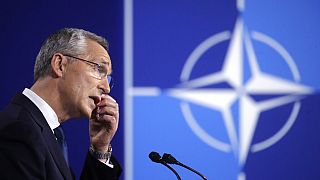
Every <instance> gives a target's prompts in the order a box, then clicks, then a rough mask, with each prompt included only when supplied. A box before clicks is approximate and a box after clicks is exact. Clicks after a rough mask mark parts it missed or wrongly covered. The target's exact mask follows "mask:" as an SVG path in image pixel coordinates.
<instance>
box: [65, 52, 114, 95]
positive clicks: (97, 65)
mask: <svg viewBox="0 0 320 180" xmlns="http://www.w3.org/2000/svg"><path fill="white" fill-rule="evenodd" d="M62 55H63V56H66V57H70V58H74V59H76V60H80V61H82V62H85V63H89V64H91V65H94V66H96V67H97V71H98V73H99V74H100V77H96V76H95V77H96V78H97V79H99V80H102V79H103V78H105V77H107V80H108V84H109V87H110V89H112V88H113V86H114V80H113V78H112V76H111V75H108V74H107V72H102V71H101V69H102V65H100V64H99V63H95V62H92V61H89V60H86V59H82V58H78V57H75V56H71V55H69V54H62Z"/></svg>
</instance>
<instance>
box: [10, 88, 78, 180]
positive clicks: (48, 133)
mask: <svg viewBox="0 0 320 180" xmlns="http://www.w3.org/2000/svg"><path fill="white" fill-rule="evenodd" d="M12 103H14V104H19V105H21V106H23V107H24V108H25V109H26V110H27V111H28V112H30V114H31V115H32V117H33V120H34V121H35V122H36V123H37V124H38V126H39V128H40V130H41V133H42V135H43V136H42V137H43V139H44V143H45V144H46V145H47V147H48V150H49V152H50V154H51V156H52V158H53V159H54V161H55V162H56V165H57V167H58V168H59V170H60V172H61V174H62V175H63V176H64V177H65V179H72V176H71V173H70V169H69V167H68V165H67V163H66V161H65V159H64V157H63V154H62V152H61V149H60V147H59V145H58V142H57V140H56V138H55V136H54V134H53V132H52V130H51V128H50V126H49V125H48V123H47V121H46V119H45V118H44V116H43V114H42V113H41V111H40V110H39V109H38V107H37V106H36V105H35V104H33V102H32V101H31V100H30V99H28V98H27V97H26V96H25V95H23V94H18V95H16V96H15V97H14V98H13V100H12Z"/></svg>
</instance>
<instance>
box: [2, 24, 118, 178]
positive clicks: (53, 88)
mask: <svg viewBox="0 0 320 180" xmlns="http://www.w3.org/2000/svg"><path fill="white" fill-rule="evenodd" d="M111 73H112V62H111V58H110V56H109V53H108V42H107V41H106V40H105V39H104V38H103V37H101V36H98V35H96V34H94V33H91V32H88V31H85V30H82V29H75V28H64V29H61V30H59V31H57V32H55V33H53V34H52V35H50V36H49V37H48V38H47V39H46V41H45V42H44V43H43V45H42V47H41V49H40V51H39V53H38V56H37V58H36V62H35V67H34V84H33V85H32V86H31V88H30V89H28V88H26V89H24V91H23V92H22V93H19V94H17V95H16V96H15V97H13V99H12V101H11V102H10V103H9V104H8V105H7V106H6V107H5V108H4V109H3V110H2V111H1V112H0V162H1V163H0V164H1V165H0V169H1V173H0V179H8V180H9V179H10V180H11V179H15V180H16V179H32V180H33V179H46V180H60V179H67V180H69V179H74V177H73V176H74V175H73V173H72V171H71V170H70V168H71V167H69V163H68V155H67V149H66V144H65V140H64V134H63V130H62V128H61V126H60V124H62V123H63V122H65V121H67V120H69V119H71V118H88V119H89V137H90V143H91V145H90V148H89V147H88V149H89V150H88V154H87V157H86V160H85V163H84V165H83V170H82V173H81V177H80V179H90V180H94V179H106V180H108V179H118V178H119V176H120V174H121V171H122V170H121V167H120V165H119V163H118V162H117V160H116V159H115V158H114V157H113V156H112V147H111V140H112V138H113V136H114V134H115V133H116V131H117V128H118V121H119V107H118V104H117V102H116V101H115V100H114V99H113V98H112V97H111V96H110V95H109V92H110V90H111V88H112V78H111Z"/></svg>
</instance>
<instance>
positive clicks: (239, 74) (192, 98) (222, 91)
mask: <svg viewBox="0 0 320 180" xmlns="http://www.w3.org/2000/svg"><path fill="white" fill-rule="evenodd" d="M224 41H230V44H229V47H228V50H227V53H226V56H225V59H224V63H223V66H222V69H221V71H218V72H213V73H211V74H210V73H209V74H207V75H203V76H201V77H197V78H193V79H191V78H190V76H191V73H192V71H193V70H194V67H195V65H196V63H197V61H198V60H199V59H200V58H201V56H202V55H203V54H204V53H205V52H207V51H209V50H210V49H211V48H214V46H216V45H218V44H219V43H222V42H224ZM253 41H258V42H260V43H263V44H265V45H267V46H269V47H271V48H272V49H273V50H274V51H275V52H276V53H278V54H279V55H280V56H281V58H282V59H283V60H284V61H285V64H287V65H288V67H289V69H290V71H291V74H292V77H293V80H287V79H285V78H282V77H277V76H275V75H272V74H268V73H267V72H263V71H262V70H261V69H260V67H259V60H258V58H257V56H256V53H255V50H254V46H253ZM244 53H246V55H247V61H248V65H249V68H248V69H250V71H251V72H250V75H251V77H250V78H248V80H246V81H245V82H244V75H243V74H244V68H243V66H244V58H243V57H244V56H243V55H244ZM180 80H181V83H180V84H179V85H178V86H177V87H176V88H173V89H170V90H169V91H168V93H169V95H170V96H172V97H175V98H178V99H181V104H180V105H181V106H180V107H181V110H182V113H183V115H184V117H185V120H186V121H187V124H188V125H189V127H190V128H191V129H192V131H193V132H194V134H196V135H197V136H198V137H199V138H200V139H201V140H202V141H203V142H205V143H206V144H208V145H209V146H211V147H213V148H215V149H218V150H220V151H223V152H233V153H234V155H235V157H236V158H237V160H238V163H239V166H240V167H243V165H244V164H245V162H246V159H247V156H248V154H249V153H250V152H258V151H261V150H263V149H266V148H268V147H270V146H272V145H273V144H275V143H276V142H277V141H279V140H280V139H281V138H282V137H283V136H285V134H286V133H287V132H288V131H289V129H290V128H291V126H292V125H293V124H294V121H295V119H296V117H297V115H298V113H299V110H300V106H301V105H300V100H301V99H302V98H303V97H304V96H305V95H307V94H310V93H312V91H313V90H312V88H310V87H307V86H304V85H302V84H300V83H299V81H300V73H299V70H298V68H297V66H296V64H295V62H294V60H293V58H292V57H291V56H290V54H289V53H288V52H287V51H286V49H285V48H284V47H283V46H282V45H281V44H280V43H278V42H277V41H275V40H274V39H272V38H271V37H269V36H267V35H265V34H263V33H260V32H256V31H252V32H250V33H249V32H248V31H246V29H245V26H244V23H243V21H242V19H241V18H238V20H237V22H236V25H235V29H234V31H233V33H230V32H229V31H225V32H221V33H218V34H215V35H213V36H211V37H209V38H208V39H206V40H205V41H203V42H202V43H201V44H200V45H199V46H198V47H196V48H195V49H194V51H193V52H192V53H191V54H190V56H189V58H188V59H187V61H186V63H185V65H184V67H183V70H182V73H181V76H180ZM219 83H227V84H229V85H230V88H214V86H213V87H212V86H210V85H214V84H219ZM209 86H210V88H208V87H209ZM211 87H212V88H211ZM253 95H274V96H271V98H268V99H264V100H260V101H256V100H255V99H254V98H253V97H252V96H253ZM276 95H277V96H276ZM236 102H239V104H238V106H239V107H238V108H239V111H238V117H239V120H238V122H239V124H238V129H237V128H236V125H235V121H234V117H233V115H232V109H231V108H232V106H233V105H234V104H235V103H236ZM289 103H292V104H293V106H292V110H291V113H290V116H289V118H288V120H287V121H286V123H284V125H283V126H282V127H281V128H280V130H278V131H277V133H275V134H274V135H272V136H271V137H269V138H267V139H266V140H263V141H262V142H258V143H255V144H253V143H252V139H253V137H254V134H255V129H256V126H257V123H258V121H259V116H260V114H261V113H262V112H264V111H267V110H271V109H274V108H277V107H280V106H283V105H287V104H289ZM190 104H196V105H200V106H202V107H206V108H208V109H212V110H214V111H218V112H220V114H221V116H222V118H223V121H224V125H225V128H226V132H227V135H228V138H229V142H228V143H226V142H223V141H221V140H218V139H217V138H215V137H213V136H212V135H210V133H208V132H207V131H206V130H204V129H203V128H202V127H201V125H200V124H199V123H198V121H197V120H196V118H195V116H194V114H193V112H192V109H191V108H190ZM237 130H238V131H237ZM239 179H244V178H239Z"/></svg>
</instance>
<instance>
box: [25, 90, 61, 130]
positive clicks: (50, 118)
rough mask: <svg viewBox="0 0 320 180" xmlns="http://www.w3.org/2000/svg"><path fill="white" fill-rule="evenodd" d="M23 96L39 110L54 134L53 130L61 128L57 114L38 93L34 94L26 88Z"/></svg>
mask: <svg viewBox="0 0 320 180" xmlns="http://www.w3.org/2000/svg"><path fill="white" fill-rule="evenodd" d="M22 94H24V95H25V96H27V97H28V98H29V99H30V100H31V101H32V102H33V103H34V104H35V105H36V106H37V107H38V108H39V110H40V111H41V113H42V114H43V116H44V118H45V119H46V121H47V123H48V124H49V126H50V128H51V130H52V132H53V129H55V128H57V127H58V126H60V123H59V121H58V116H57V114H56V113H55V112H54V110H53V109H52V108H51V107H50V106H49V104H48V103H46V102H45V101H44V100H43V99H42V98H41V97H40V96H38V95H37V94H36V93H34V92H33V91H32V90H30V89H28V88H25V89H24V91H23V92H22Z"/></svg>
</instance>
